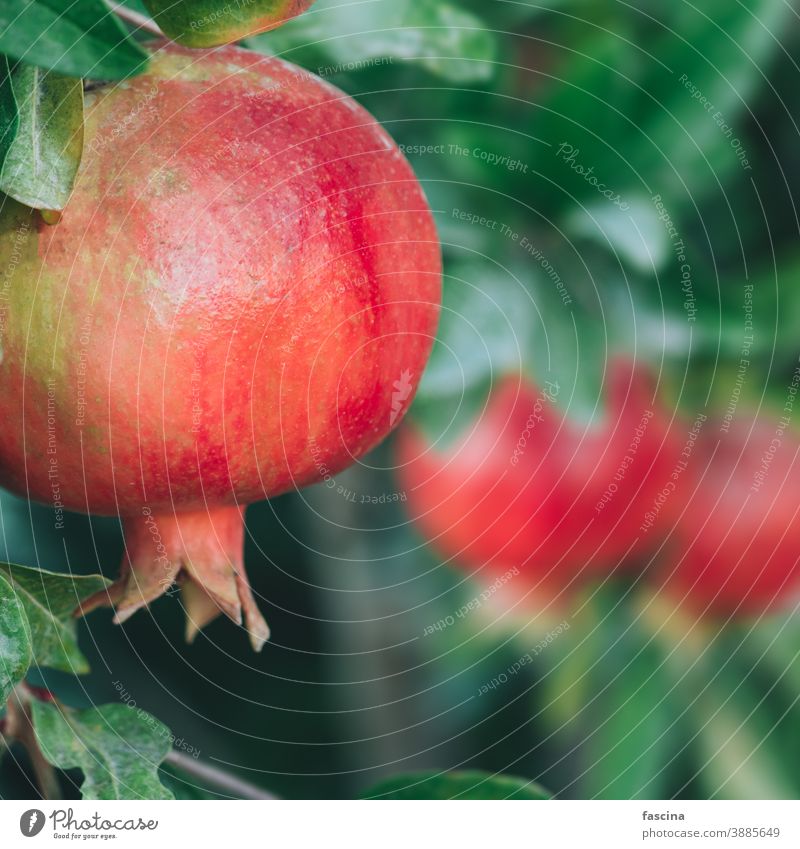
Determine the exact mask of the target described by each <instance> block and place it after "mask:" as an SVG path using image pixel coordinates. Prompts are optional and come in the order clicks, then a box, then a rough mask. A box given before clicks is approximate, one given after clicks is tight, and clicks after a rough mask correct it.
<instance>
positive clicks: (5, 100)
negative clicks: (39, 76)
mask: <svg viewBox="0 0 800 849" xmlns="http://www.w3.org/2000/svg"><path fill="white" fill-rule="evenodd" d="M18 129H19V111H18V110H17V101H16V98H15V97H14V87H13V85H12V82H11V67H10V65H9V64H8V59H7V58H6V57H5V56H0V168H2V167H3V163H4V162H5V161H6V156H7V155H8V151H9V150H10V149H11V144H12V142H13V141H14V139H15V137H16V135H17V130H18Z"/></svg>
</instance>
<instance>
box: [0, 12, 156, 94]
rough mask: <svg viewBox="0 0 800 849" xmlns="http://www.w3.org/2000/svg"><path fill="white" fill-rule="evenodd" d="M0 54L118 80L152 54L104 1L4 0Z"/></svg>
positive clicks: (74, 73)
mask: <svg viewBox="0 0 800 849" xmlns="http://www.w3.org/2000/svg"><path fill="white" fill-rule="evenodd" d="M0 52H2V53H5V54H6V55H7V56H11V57H13V58H14V59H21V60H23V61H24V62H27V63H29V64H31V65H38V66H39V67H41V68H45V69H53V70H56V71H59V72H60V73H62V74H68V75H69V76H73V77H89V78H92V79H108V80H118V79H123V78H124V77H128V76H131V75H133V74H136V73H139V72H141V71H143V70H144V66H145V62H146V59H147V53H146V52H145V51H144V50H142V48H141V47H139V46H138V45H137V44H136V42H135V41H133V40H132V39H131V38H130V37H129V35H128V33H127V30H126V28H125V27H124V25H123V24H122V23H121V21H120V20H119V18H117V16H116V15H114V14H113V13H112V12H111V11H110V9H109V7H108V6H107V5H106V4H105V3H104V2H103V0H69V2H59V0H3V3H2V4H0Z"/></svg>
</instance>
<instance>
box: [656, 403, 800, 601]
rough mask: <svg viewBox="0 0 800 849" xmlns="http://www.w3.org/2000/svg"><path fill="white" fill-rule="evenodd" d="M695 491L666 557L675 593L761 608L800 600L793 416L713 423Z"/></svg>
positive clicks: (797, 445) (798, 457)
mask: <svg viewBox="0 0 800 849" xmlns="http://www.w3.org/2000/svg"><path fill="white" fill-rule="evenodd" d="M696 455H697V468H696V470H695V471H696V485H695V491H694V493H693V495H692V497H691V500H690V501H689V503H688V506H687V509H686V510H685V512H684V513H683V516H682V518H681V520H680V523H679V525H678V536H679V543H680V544H679V545H677V546H675V550H674V552H673V557H672V559H671V560H669V561H665V563H664V572H663V575H662V577H663V580H664V583H665V585H666V586H667V587H668V588H669V589H670V590H671V594H672V596H673V597H677V598H678V599H680V600H684V599H685V601H686V603H688V604H689V605H690V606H691V608H692V609H693V610H695V611H696V612H699V613H703V612H705V611H706V610H710V611H711V612H713V613H715V614H717V615H723V616H732V615H751V616H752V615H758V614H762V613H764V612H765V611H767V610H769V609H771V608H773V607H775V606H776V605H778V604H785V603H788V602H792V603H795V604H796V603H797V602H798V601H800V592H799V591H800V532H799V531H798V528H800V440H798V438H797V436H796V435H795V434H794V433H793V432H792V431H791V430H790V429H789V421H788V419H787V418H783V419H778V418H777V417H774V418H772V419H768V418H766V417H765V418H753V417H749V416H747V415H742V416H741V417H739V418H738V419H736V420H734V422H733V423H732V424H730V425H729V426H728V427H727V429H726V430H722V429H720V428H719V427H713V428H712V426H711V424H710V423H709V424H708V425H707V426H706V428H705V430H704V432H703V434H702V435H701V440H700V441H698V447H697V452H696Z"/></svg>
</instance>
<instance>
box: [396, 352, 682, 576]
mask: <svg viewBox="0 0 800 849" xmlns="http://www.w3.org/2000/svg"><path fill="white" fill-rule="evenodd" d="M558 391H559V387H558V386H557V385H555V384H545V385H544V386H542V387H537V386H534V385H532V384H530V383H527V382H524V381H523V382H520V381H519V380H518V379H517V378H507V379H505V380H504V381H503V382H502V383H501V384H500V386H499V387H498V388H497V389H496V391H494V392H493V393H492V395H491V397H490V399H489V401H488V403H487V406H486V409H485V410H484V412H483V414H482V415H481V417H480V418H479V419H478V420H477V421H476V422H475V423H474V424H473V426H472V427H471V428H470V429H469V430H468V431H467V432H466V433H465V434H463V435H462V436H461V437H460V438H459V439H458V440H457V441H456V443H455V444H453V445H452V446H449V447H447V448H446V449H439V448H437V446H436V445H431V444H430V443H429V441H428V440H427V439H426V438H425V437H424V436H423V434H422V433H421V432H420V431H419V430H416V429H414V428H413V427H412V426H411V425H407V426H406V428H405V430H404V431H403V432H402V433H401V435H400V437H399V438H398V448H397V463H398V465H399V475H400V477H401V479H402V481H403V483H404V485H405V488H406V490H407V492H408V503H409V508H410V511H411V513H412V516H413V517H414V518H415V519H416V520H417V521H418V522H419V526H420V528H421V529H422V531H423V533H424V534H425V535H426V536H427V537H428V538H429V539H430V540H431V541H432V543H433V544H434V546H436V547H437V548H439V549H440V550H441V551H442V552H443V553H444V554H446V555H447V556H449V557H453V558H455V559H456V560H457V561H458V560H460V561H462V562H463V563H465V564H469V565H470V566H473V567H475V566H482V565H484V564H485V565H486V566H487V567H488V572H487V574H486V577H487V578H488V577H489V575H491V576H492V577H494V576H495V575H496V574H497V572H498V571H502V570H508V569H509V568H510V567H516V568H518V569H519V571H520V572H521V573H522V574H523V575H524V576H525V581H526V584H527V585H528V586H530V587H537V586H539V585H540V584H543V585H545V586H549V587H550V588H551V590H552V589H553V588H556V589H563V588H564V587H565V586H566V585H567V584H568V583H569V582H571V581H572V580H574V579H575V578H576V577H578V576H579V575H589V574H598V573H599V574H606V573H608V572H609V571H611V570H613V569H615V568H617V567H618V566H623V565H624V567H625V568H628V567H630V566H633V565H636V564H638V563H640V562H641V561H640V560H639V559H638V558H639V556H640V555H642V554H643V553H644V552H645V550H646V549H647V548H649V547H652V542H653V540H654V534H653V533H652V532H648V530H642V523H643V521H644V518H643V517H644V515H645V513H646V511H647V509H648V508H649V507H650V506H651V505H652V504H653V503H654V502H655V501H656V500H657V498H658V496H659V493H660V492H661V491H662V490H663V488H664V487H665V485H666V484H667V483H668V481H669V480H670V477H671V475H672V474H673V473H674V464H675V459H676V454H677V451H676V450H675V446H674V445H673V442H672V437H671V430H670V427H669V422H668V420H667V417H666V416H665V415H664V413H663V412H662V411H661V410H660V409H658V408H657V407H656V406H655V404H654V400H653V387H652V385H651V381H650V379H649V376H648V375H647V374H645V373H644V372H643V371H642V370H641V369H637V368H634V367H633V366H632V365H631V364H630V363H629V362H621V361H618V362H616V363H614V364H613V365H612V367H611V369H610V376H609V392H608V411H607V414H606V415H605V416H604V418H603V420H602V421H601V422H599V423H598V424H596V425H592V426H590V427H588V428H585V427H581V426H579V425H577V424H573V423H571V422H570V420H569V419H568V418H566V417H564V416H563V415H562V414H561V413H560V412H559V410H558V408H557V407H556V405H555V402H556V398H557V395H558ZM678 506H679V499H678V498H677V497H675V498H668V499H666V501H665V503H664V505H663V508H662V513H661V515H660V517H659V522H660V523H661V522H663V525H660V527H664V528H666V527H667V526H668V520H669V518H670V517H671V516H674V515H675V512H676V510H677V508H678ZM515 580H519V579H515Z"/></svg>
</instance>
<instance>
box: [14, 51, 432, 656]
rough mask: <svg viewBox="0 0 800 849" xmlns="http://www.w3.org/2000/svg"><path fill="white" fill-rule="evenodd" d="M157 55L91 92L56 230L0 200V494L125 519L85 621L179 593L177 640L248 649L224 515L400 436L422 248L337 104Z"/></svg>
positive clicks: (233, 57)
mask: <svg viewBox="0 0 800 849" xmlns="http://www.w3.org/2000/svg"><path fill="white" fill-rule="evenodd" d="M154 51H155V52H154V55H153V58H152V62H151V65H150V69H149V71H148V73H147V74H145V75H143V76H140V77H136V78H133V79H130V80H127V81H125V82H123V83H121V84H119V85H116V86H113V87H101V88H99V89H96V90H94V91H91V92H90V93H89V94H88V96H87V101H88V103H87V107H88V108H87V118H86V147H85V153H84V158H83V163H82V165H81V168H80V172H79V175H78V178H77V183H76V186H75V190H74V194H73V196H72V198H71V200H70V202H69V204H68V206H67V209H66V211H65V212H64V215H63V217H62V219H61V221H60V222H59V223H58V224H57V225H55V226H52V227H51V226H47V225H44V224H43V223H42V222H41V220H40V219H39V218H38V216H37V215H36V214H34V213H32V212H31V211H30V210H28V209H27V208H25V207H22V206H20V205H19V204H17V203H15V202H13V201H11V200H9V199H8V198H6V199H5V200H4V201H3V203H2V210H1V211H0V258H2V263H3V269H4V276H3V278H2V280H1V281H0V343H1V344H2V362H1V363H0V412H2V417H3V421H4V428H3V438H2V441H0V484H2V485H3V486H6V487H8V488H9V489H11V490H14V491H15V492H17V493H19V494H21V495H23V496H27V497H30V498H33V499H36V500H39V501H42V502H44V503H46V504H48V503H49V504H51V505H53V506H54V508H55V509H56V521H57V523H60V522H61V521H62V518H63V514H62V513H61V511H62V510H63V509H64V508H67V509H71V510H79V511H84V512H90V513H96V514H106V515H108V514H114V515H117V514H118V515H121V516H122V517H123V525H124V531H125V539H126V556H125V559H124V562H123V567H122V574H121V577H120V578H119V580H118V581H117V582H116V583H115V584H114V585H113V586H112V587H111V589H110V591H109V592H108V593H102V594H100V595H98V596H97V597H95V598H94V599H92V600H90V601H89V603H88V604H87V605H86V606H85V608H84V610H86V609H91V608H92V607H94V606H96V605H97V604H101V603H114V604H116V608H117V619H118V620H120V621H121V620H123V619H125V618H126V617H128V616H129V615H130V614H131V613H132V612H134V611H135V610H136V609H138V608H140V607H142V606H143V605H145V604H147V603H148V602H150V601H151V600H153V599H154V598H156V597H157V596H159V595H160V594H161V593H162V592H164V590H165V589H166V588H167V587H168V586H170V585H171V584H172V583H173V581H175V580H176V579H180V580H181V581H182V585H183V591H184V593H185V601H186V605H187V612H188V614H189V624H188V633H189V636H190V637H191V636H192V635H193V634H194V633H195V632H196V630H197V629H198V628H200V627H202V626H203V625H204V624H205V623H206V622H208V621H209V620H210V619H212V618H213V617H214V616H216V615H217V613H219V612H220V611H224V612H225V613H227V614H228V615H229V616H231V617H232V618H233V619H235V620H238V619H240V617H241V614H242V612H243V613H244V617H245V620H246V624H247V626H248V629H249V630H250V633H251V636H252V641H253V643H254V645H255V646H256V647H260V645H261V644H262V643H263V640H264V639H265V638H266V634H267V631H266V625H265V624H264V622H263V620H262V619H261V617H260V615H259V613H258V610H257V608H256V606H255V604H254V603H253V600H252V598H251V594H250V590H249V587H248V584H247V581H246V578H245V574H244V570H243V565H242V535H243V528H242V519H241V512H242V508H243V506H244V505H246V504H248V503H250V502H253V501H257V500H259V499H264V498H270V497H272V496H274V495H277V494H278V493H281V492H285V491H287V490H290V489H292V488H294V487H300V486H305V485H307V484H310V483H314V482H315V481H317V480H318V479H319V478H321V477H322V472H321V470H324V472H328V473H330V472H335V471H336V470H340V469H342V468H344V467H345V466H347V465H348V464H350V463H352V462H353V460H354V459H355V458H357V457H359V456H360V455H362V454H364V452H366V451H368V450H369V449H370V448H371V447H372V446H374V445H375V444H376V443H377V442H379V441H380V440H381V439H382V438H383V437H384V436H385V435H386V433H387V432H388V431H389V430H390V429H391V427H392V426H393V424H395V423H396V422H397V421H399V416H398V411H397V410H395V409H393V393H394V389H393V385H394V383H396V382H397V381H398V380H402V381H403V382H404V385H406V386H407V387H408V389H409V392H408V394H409V395H410V394H411V390H412V388H413V387H415V386H416V382H417V380H418V378H419V376H420V373H421V371H422V369H423V366H424V364H425V362H426V359H427V357H428V353H429V350H430V347H431V342H432V338H433V335H434V333H435V328H436V323H437V318H438V305H439V299H440V249H439V244H438V241H437V237H436V233H435V229H434V224H433V221H432V217H431V214H430V211H429V209H428V205H427V203H426V201H425V198H424V196H423V193H422V191H421V188H420V186H419V184H418V182H417V180H416V179H415V177H414V174H413V173H412V171H411V168H410V167H409V165H408V163H407V162H406V160H405V159H404V158H403V156H402V155H401V154H400V152H399V150H398V149H397V147H396V146H395V145H394V143H393V142H392V140H391V138H390V137H389V136H388V135H387V134H386V133H385V132H384V130H383V129H382V128H381V127H380V126H379V125H378V124H377V123H376V122H375V121H374V119H373V118H372V117H371V116H370V115H369V114H368V113H367V112H366V111H365V110H364V109H362V108H361V107H360V106H358V105H357V104H356V103H355V102H353V101H352V100H351V99H350V98H349V97H347V96H346V95H344V94H343V93H342V92H340V91H338V90H337V89H335V88H333V87H331V86H330V85H327V84H326V83H324V82H322V81H321V80H319V79H317V78H316V77H314V76H313V75H311V74H309V73H306V72H305V71H302V70H300V69H299V68H296V67H293V66H291V65H288V64H286V63H285V62H282V61H280V60H278V59H272V58H265V57H263V56H260V55H258V54H255V53H252V52H249V51H246V50H241V49H237V48H222V49H219V50H215V51H211V52H204V53H201V54H198V53H194V52H192V51H189V50H186V49H183V48H180V47H176V46H174V45H161V46H157V47H156V48H154ZM395 406H396V405H395ZM406 406H407V405H406ZM404 409H405V408H404ZM403 411H404V410H403ZM403 411H400V412H403Z"/></svg>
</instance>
